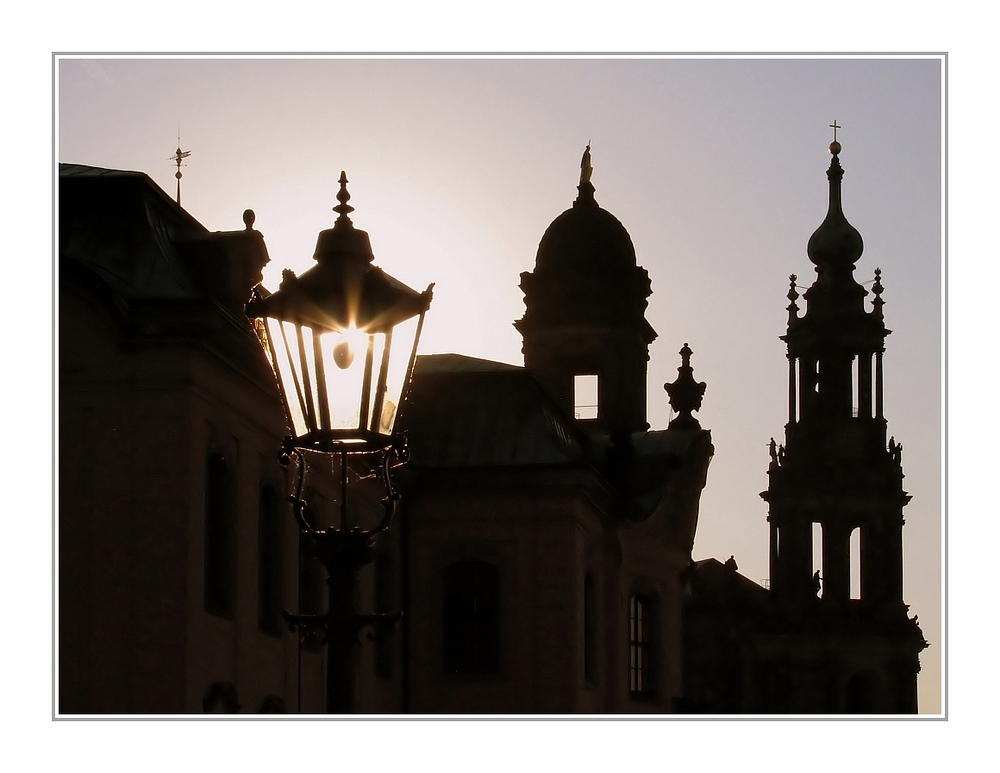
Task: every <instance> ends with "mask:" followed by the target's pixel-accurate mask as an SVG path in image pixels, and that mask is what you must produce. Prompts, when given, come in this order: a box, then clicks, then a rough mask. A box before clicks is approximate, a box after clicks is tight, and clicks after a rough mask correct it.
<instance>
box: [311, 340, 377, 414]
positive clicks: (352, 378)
mask: <svg viewBox="0 0 1000 773" xmlns="http://www.w3.org/2000/svg"><path fill="white" fill-rule="evenodd" d="M317 338H318V350H319V353H320V355H321V356H322V362H321V367H322V373H323V378H322V380H321V382H320V383H321V387H322V391H323V392H325V395H321V398H322V397H325V398H326V405H327V406H328V407H327V408H326V411H328V415H327V414H326V413H324V414H323V415H322V417H321V421H320V428H321V429H357V428H358V427H359V426H360V425H361V402H362V393H363V391H364V382H365V360H366V354H367V350H368V336H366V335H365V334H364V333H362V332H361V331H359V330H357V329H349V330H343V331H341V330H335V331H330V332H326V333H322V334H320V335H319V336H317Z"/></svg>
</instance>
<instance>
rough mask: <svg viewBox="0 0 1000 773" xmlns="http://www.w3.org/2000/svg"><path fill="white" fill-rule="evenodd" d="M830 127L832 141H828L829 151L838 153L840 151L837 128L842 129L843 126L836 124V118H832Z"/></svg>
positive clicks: (834, 153)
mask: <svg viewBox="0 0 1000 773" xmlns="http://www.w3.org/2000/svg"><path fill="white" fill-rule="evenodd" d="M830 128H831V129H833V142H831V143H830V152H831V153H832V154H833V155H835V156H836V155H838V154H839V153H840V143H839V142H837V129H843V128H844V127H843V126H840V125H838V124H837V119H836V118H834V119H833V123H832V124H830Z"/></svg>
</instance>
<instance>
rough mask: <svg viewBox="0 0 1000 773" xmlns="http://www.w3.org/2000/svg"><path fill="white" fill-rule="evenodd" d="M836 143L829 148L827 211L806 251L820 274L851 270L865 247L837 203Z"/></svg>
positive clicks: (840, 176) (840, 169)
mask: <svg viewBox="0 0 1000 773" xmlns="http://www.w3.org/2000/svg"><path fill="white" fill-rule="evenodd" d="M840 149H841V146H840V143H839V142H837V141H836V140H834V141H833V142H832V143H831V144H830V153H832V154H833V160H832V161H831V162H830V168H829V169H828V170H827V172H826V177H827V179H828V180H829V181H830V207H829V209H828V210H827V213H826V219H825V220H824V221H823V222H822V224H821V225H820V227H819V228H817V229H816V231H815V233H813V235H812V236H811V237H810V238H809V245H808V247H807V248H806V250H807V252H808V254H809V260H811V261H812V262H813V263H815V264H816V266H817V267H818V268H819V269H820V270H821V271H822V269H824V268H827V267H829V268H853V267H854V264H855V263H857V261H858V258H860V257H861V253H862V252H863V251H864V248H865V245H864V241H863V240H862V238H861V234H860V233H858V229H856V228H855V227H854V226H853V225H851V224H850V223H849V222H847V218H846V217H844V209H843V206H842V204H841V199H840V183H841V181H842V180H843V179H844V168H843V167H842V166H841V165H840Z"/></svg>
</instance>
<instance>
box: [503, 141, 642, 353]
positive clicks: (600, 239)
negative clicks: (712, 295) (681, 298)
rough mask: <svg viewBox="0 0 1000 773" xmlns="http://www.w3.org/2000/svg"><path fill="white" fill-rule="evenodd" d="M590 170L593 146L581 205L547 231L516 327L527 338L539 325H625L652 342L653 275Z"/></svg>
mask: <svg viewBox="0 0 1000 773" xmlns="http://www.w3.org/2000/svg"><path fill="white" fill-rule="evenodd" d="M591 171H592V168H591V166H590V147H589V146H588V148H587V151H586V152H585V153H584V157H583V162H582V164H581V175H580V184H579V186H578V187H577V190H578V191H579V195H578V196H577V198H576V201H574V202H573V206H572V207H570V208H569V209H567V210H566V211H565V212H563V213H562V214H561V215H559V217H557V218H556V219H555V220H553V221H552V223H551V224H550V225H549V227H548V228H547V229H546V230H545V233H544V234H543V235H542V239H541V241H540V242H539V244H538V252H537V254H536V255H535V268H534V271H532V272H527V271H525V272H524V273H522V274H521V289H522V290H523V291H524V304H525V315H524V318H523V319H521V320H519V321H518V322H517V323H516V326H517V328H518V330H520V331H521V332H522V333H524V332H525V331H526V330H528V329H530V328H532V327H534V326H538V325H542V326H551V325H560V324H578V323H585V324H598V325H626V326H628V327H631V328H635V327H638V329H639V330H640V336H641V337H642V339H643V340H645V341H647V342H648V341H652V340H653V338H655V337H656V333H655V332H654V331H653V329H652V328H651V327H649V323H647V322H646V319H645V316H644V312H645V309H646V299H647V298H648V297H649V295H650V294H651V293H652V288H651V286H650V282H649V274H648V273H647V272H646V270H645V269H644V268H642V267H641V266H639V265H638V264H637V263H636V258H635V247H634V246H633V244H632V237H630V236H629V234H628V231H626V230H625V226H623V225H622V224H621V222H620V221H619V220H618V218H616V217H615V216H614V215H612V214H611V213H610V212H608V211H607V210H606V209H601V207H600V206H598V204H597V201H596V200H595V199H594V186H593V184H591V182H590V173H591Z"/></svg>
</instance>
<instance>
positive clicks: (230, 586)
mask: <svg viewBox="0 0 1000 773" xmlns="http://www.w3.org/2000/svg"><path fill="white" fill-rule="evenodd" d="M235 500H236V491H235V483H234V480H233V473H232V470H231V469H230V465H229V462H228V461H227V460H226V457H224V456H223V455H222V454H218V453H212V454H209V455H208V457H207V458H206V460H205V611H206V612H208V613H209V614H213V615H217V616H218V617H223V618H226V619H227V620H232V619H233V613H234V611H235V608H236V501H235Z"/></svg>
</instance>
